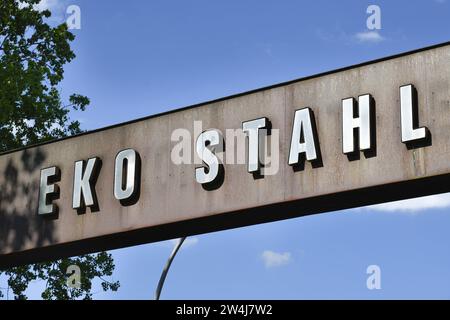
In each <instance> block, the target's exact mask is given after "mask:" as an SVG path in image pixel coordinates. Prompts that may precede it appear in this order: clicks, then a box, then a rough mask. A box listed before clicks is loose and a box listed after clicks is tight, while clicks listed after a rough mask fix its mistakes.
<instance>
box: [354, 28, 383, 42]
mask: <svg viewBox="0 0 450 320" xmlns="http://www.w3.org/2000/svg"><path fill="white" fill-rule="evenodd" d="M355 38H356V39H357V40H358V41H359V42H371V43H377V42H381V41H384V40H386V39H385V38H384V37H383V36H382V35H381V34H379V33H378V31H365V32H358V33H357V34H356V35H355Z"/></svg>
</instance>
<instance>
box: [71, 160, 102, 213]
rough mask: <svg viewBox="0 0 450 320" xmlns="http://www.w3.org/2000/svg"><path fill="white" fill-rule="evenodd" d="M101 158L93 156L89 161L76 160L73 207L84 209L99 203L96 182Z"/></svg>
mask: <svg viewBox="0 0 450 320" xmlns="http://www.w3.org/2000/svg"><path fill="white" fill-rule="evenodd" d="M100 162H101V161H100V159H99V158H91V159H89V160H88V161H87V164H86V167H85V165H84V164H85V161H83V160H81V161H77V162H75V173H74V177H73V198H72V208H73V209H77V210H78V209H84V208H85V207H95V206H97V205H98V203H97V196H96V193H95V182H96V180H97V176H98V171H99V169H100Z"/></svg>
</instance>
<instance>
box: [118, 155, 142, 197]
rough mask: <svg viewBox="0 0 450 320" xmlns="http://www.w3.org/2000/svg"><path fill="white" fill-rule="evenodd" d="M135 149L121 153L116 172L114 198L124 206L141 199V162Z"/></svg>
mask: <svg viewBox="0 0 450 320" xmlns="http://www.w3.org/2000/svg"><path fill="white" fill-rule="evenodd" d="M140 159H141V158H140V157H139V154H138V153H137V152H136V151H135V150H133V149H126V150H122V151H120V152H119V153H118V154H117V156H116V164H115V169H114V170H115V171H114V197H115V198H116V199H117V200H120V201H121V202H122V204H123V205H131V204H133V203H135V202H136V201H137V200H138V198H139V189H140V175H141V172H140V171H141V161H140Z"/></svg>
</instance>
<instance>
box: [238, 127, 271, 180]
mask: <svg viewBox="0 0 450 320" xmlns="http://www.w3.org/2000/svg"><path fill="white" fill-rule="evenodd" d="M267 123H268V120H267V118H259V119H256V120H250V121H246V122H243V123H242V131H244V133H246V134H247V135H248V158H247V168H248V169H247V171H248V172H258V171H259V170H260V168H261V165H260V161H259V156H260V155H259V153H260V148H259V145H260V143H264V140H263V139H261V140H260V139H259V134H260V130H259V129H262V128H265V127H266V126H267Z"/></svg>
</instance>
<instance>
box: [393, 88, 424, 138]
mask: <svg viewBox="0 0 450 320" xmlns="http://www.w3.org/2000/svg"><path fill="white" fill-rule="evenodd" d="M400 107H401V122H402V142H403V143H411V142H413V141H417V140H423V139H425V138H427V128H426V127H421V128H418V126H419V115H418V110H417V108H418V106H417V91H416V89H415V88H414V86H413V85H411V84H409V85H406V86H402V87H400Z"/></svg>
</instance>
